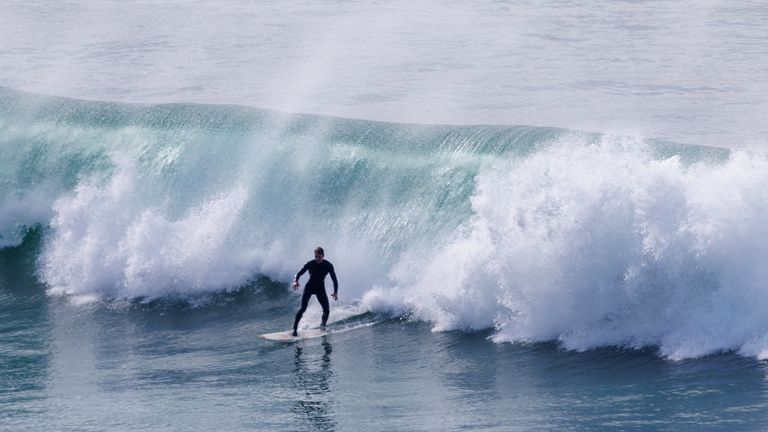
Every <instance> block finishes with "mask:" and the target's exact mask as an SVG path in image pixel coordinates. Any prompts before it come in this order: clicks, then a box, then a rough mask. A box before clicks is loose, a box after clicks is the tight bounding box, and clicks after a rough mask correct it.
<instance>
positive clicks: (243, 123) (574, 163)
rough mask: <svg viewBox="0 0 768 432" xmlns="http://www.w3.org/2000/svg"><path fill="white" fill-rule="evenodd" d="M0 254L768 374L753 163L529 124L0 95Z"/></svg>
mask: <svg viewBox="0 0 768 432" xmlns="http://www.w3.org/2000/svg"><path fill="white" fill-rule="evenodd" d="M0 146H1V147H2V154H3V156H2V159H0V164H2V171H1V173H2V174H1V175H2V177H0V246H2V247H12V246H16V245H19V244H20V243H21V242H22V241H23V239H24V236H25V234H26V232H27V231H28V230H29V229H30V228H31V227H35V226H41V227H43V237H44V240H43V242H42V243H43V244H42V246H41V248H40V252H39V254H38V258H37V264H36V272H37V276H38V278H39V279H40V280H41V281H42V282H43V283H44V284H45V285H46V286H47V287H48V290H49V292H51V293H65V294H72V295H96V296H102V297H105V298H123V299H131V298H138V297H145V298H159V297H163V296H167V295H170V294H195V293H206V292H212V291H219V290H231V289H236V288H237V287H239V286H242V285H243V284H245V283H247V282H248V281H249V280H251V279H252V278H253V276H254V274H263V275H267V276H269V277H271V278H273V279H275V280H288V279H289V278H290V277H291V275H292V274H293V272H295V271H296V270H297V269H298V267H299V266H300V264H301V263H302V262H303V261H305V260H306V259H307V257H308V256H309V255H310V253H311V250H312V249H313V248H314V247H315V246H317V245H323V246H324V247H325V248H326V250H327V252H328V258H329V259H330V260H331V261H333V262H334V264H335V266H336V267H337V271H338V273H339V276H340V279H341V282H342V291H341V292H342V295H343V296H345V297H346V298H349V299H360V300H361V301H362V304H363V305H364V306H365V307H366V308H367V309H368V310H370V311H373V312H377V313H390V314H406V315H409V316H411V317H413V318H415V319H420V320H424V321H428V322H430V323H432V324H433V326H434V328H435V330H439V331H443V330H478V329H487V328H494V329H495V332H494V336H493V338H494V340H496V341H510V342H530V341H543V340H559V341H561V342H562V344H563V345H564V346H565V347H567V348H569V349H577V350H585V349H590V348H593V347H598V346H605V345H620V346H627V347H636V348H640V347H648V346H653V347H658V348H659V350H660V352H661V353H662V355H664V356H667V357H671V358H686V357H698V356H701V355H706V354H709V353H713V352H719V351H731V350H735V351H738V352H740V353H742V354H744V355H750V356H757V357H761V358H765V357H768V339H767V338H766V331H767V330H768V318H765V317H767V316H768V313H766V312H768V300H765V299H766V298H768V297H767V296H765V295H764V292H763V291H764V289H765V287H766V282H768V267H767V266H766V264H765V262H768V260H766V258H768V246H766V245H764V242H762V241H761V239H763V238H765V234H766V232H765V231H766V229H767V228H765V226H764V225H765V224H764V221H765V220H766V216H768V199H766V198H768V197H766V193H765V192H763V191H765V190H768V187H766V186H768V158H767V157H766V155H765V154H762V153H757V152H751V153H750V152H745V151H730V150H725V149H718V148H711V147H701V146H690V145H679V144H674V143H668V142H659V141H654V140H648V139H643V138H641V137H626V136H613V135H610V134H595V133H584V132H579V131H570V130H563V129H556V128H540V127H531V126H490V125H474V126H451V125H409V124H393V123H382V122H372V121H362V120H352V119H342V118H331V117H322V116H311V115H297V114H282V113H276V112H271V111H266V110H259V109H253V108H246V107H239V106H215V105H194V104H168V105H125V104H115V103H102V102H87V101H78V100H72V99H64V98H54V97H47V96H38V95H31V94H27V93H22V92H18V91H15V90H11V89H0Z"/></svg>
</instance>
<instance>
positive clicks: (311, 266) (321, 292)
mask: <svg viewBox="0 0 768 432" xmlns="http://www.w3.org/2000/svg"><path fill="white" fill-rule="evenodd" d="M307 271H309V281H307V284H306V285H304V294H303V295H302V296H301V309H299V311H298V312H296V320H294V322H293V330H294V331H296V328H297V327H298V326H299V321H301V316H302V315H304V311H306V310H307V305H308V304H309V298H310V297H312V295H313V294H314V295H316V296H317V301H319V302H320V306H322V307H323V321H322V325H323V326H324V325H325V323H326V322H327V321H328V314H329V313H330V306H329V305H328V294H326V292H325V276H327V275H328V274H330V275H331V280H333V293H334V294H336V293H338V292H339V281H338V280H336V272H335V271H334V270H333V264H331V263H330V262H329V261H325V260H323V261H322V262H320V263H318V262H317V261H315V260H312V261H308V262H307V263H306V264H304V267H302V268H301V270H299V272H298V273H296V278H295V280H296V281H298V280H299V277H301V275H303V274H304V273H305V272H307Z"/></svg>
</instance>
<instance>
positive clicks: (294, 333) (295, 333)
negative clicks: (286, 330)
mask: <svg viewBox="0 0 768 432" xmlns="http://www.w3.org/2000/svg"><path fill="white" fill-rule="evenodd" d="M298 335H299V334H298V333H297V332H296V330H294V331H292V332H291V336H293V337H296V336H298Z"/></svg>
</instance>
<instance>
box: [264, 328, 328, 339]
mask: <svg viewBox="0 0 768 432" xmlns="http://www.w3.org/2000/svg"><path fill="white" fill-rule="evenodd" d="M298 333H299V335H298V336H293V335H292V334H291V331H290V330H289V331H281V332H275V333H267V334H263V335H259V337H260V338H262V339H266V340H271V341H277V342H295V341H299V340H302V339H312V338H316V337H320V336H325V335H327V334H328V332H327V331H325V330H321V329H306V330H299V332H298Z"/></svg>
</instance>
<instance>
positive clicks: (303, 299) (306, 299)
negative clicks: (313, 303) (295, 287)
mask: <svg viewBox="0 0 768 432" xmlns="http://www.w3.org/2000/svg"><path fill="white" fill-rule="evenodd" d="M310 297H312V291H311V290H308V289H306V288H304V294H302V295H301V308H300V309H299V311H298V312H296V319H295V320H294V321H293V332H294V333H296V329H297V328H299V321H301V316H302V315H304V311H306V310H307V305H308V304H309V298H310Z"/></svg>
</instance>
